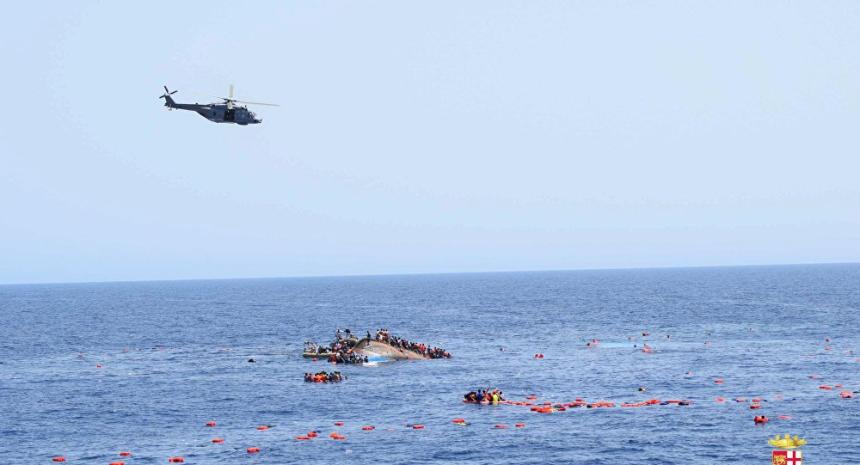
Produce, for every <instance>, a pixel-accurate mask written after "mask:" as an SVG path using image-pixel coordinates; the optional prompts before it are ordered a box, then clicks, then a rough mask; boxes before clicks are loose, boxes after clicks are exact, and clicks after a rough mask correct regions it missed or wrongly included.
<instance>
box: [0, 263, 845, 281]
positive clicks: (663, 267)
mask: <svg viewBox="0 0 860 465" xmlns="http://www.w3.org/2000/svg"><path fill="white" fill-rule="evenodd" d="M825 265H860V262H806V263H746V264H725V265H655V266H622V267H603V268H601V267H589V268H554V269H526V270H510V269H508V270H470V271H436V272H432V271H415V272H400V273H397V272H392V273H354V274H305V275H298V274H297V275H284V276H246V277H211V278H177V279H157V278H156V279H126V280H123V279H120V280H103V281H102V280H99V281H37V282H9V283H0V286H49V285H64V284H122V283H168V282H194V281H243V280H248V281H251V280H264V279H272V280H274V279H313V278H362V277H368V278H369V277H385V276H438V275H460V274H510V273H561V272H584V271H632V270H670V269H691V268H693V269H705V268H757V267H791V266H825Z"/></svg>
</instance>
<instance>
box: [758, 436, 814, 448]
mask: <svg viewBox="0 0 860 465" xmlns="http://www.w3.org/2000/svg"><path fill="white" fill-rule="evenodd" d="M767 443H768V444H770V445H772V446H773V447H776V448H779V449H796V448H798V447H800V446H803V445H806V439H802V438H799V437H798V436H797V435H796V434H795V435H794V437H791V436H789V435H788V434H786V435H785V436H784V437H782V438H780V437H779V435H778V434H777V435H776V436H774V437H773V438H771V439H768V440H767Z"/></svg>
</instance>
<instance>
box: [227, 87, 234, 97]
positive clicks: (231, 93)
mask: <svg viewBox="0 0 860 465" xmlns="http://www.w3.org/2000/svg"><path fill="white" fill-rule="evenodd" d="M227 97H229V98H230V100H232V99H233V84H230V93H229V94H227Z"/></svg>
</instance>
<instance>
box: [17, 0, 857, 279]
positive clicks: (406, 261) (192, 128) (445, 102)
mask: <svg viewBox="0 0 860 465" xmlns="http://www.w3.org/2000/svg"><path fill="white" fill-rule="evenodd" d="M7 14H8V17H7V21H6V22H5V26H4V28H3V29H2V30H0V50H2V56H3V61H4V67H3V68H4V72H3V73H0V83H2V87H3V89H4V97H5V105H4V111H3V112H2V113H0V137H2V145H3V147H2V151H0V165H2V166H0V214H2V217H0V283H14V282H55V281H94V280H96V281H98V280H137V279H182V278H212V277H255V276H294V275H328V274H334V275H340V274H364V273H413V272H445V271H488V270H533V269H572V268H609V267H640V266H688V265H723V264H768V263H803V262H852V261H853V262H856V261H860V207H858V205H860V183H858V173H860V161H858V155H857V134H858V130H857V125H858V121H860V119H858V108H860V54H858V52H857V51H858V50H860V28H858V27H857V24H860V2H853V1H843V2H840V1H828V2H786V1H773V2H769V1H761V2H749V1H737V2H731V1H727V2H693V1H676V2H673V1H663V2H648V1H618V2H607V1H589V2H578V1H568V2H561V1H559V2H550V1H520V2H511V1H504V2H499V1H473V2H460V1H434V2H403V1H393V0H392V1H365V2H353V1H331V2H312V1H307V2H280V1H279V2H254V3H247V4H239V3H236V2H212V1H206V2H147V3H145V4H139V5H138V4H132V3H129V2H14V3H13V4H11V5H10V6H8V7H7ZM231 83H233V84H235V86H236V92H237V95H238V97H239V98H244V99H247V100H257V101H271V102H277V103H280V104H281V105H282V106H281V107H280V108H269V107H258V108H256V109H255V111H256V112H257V113H258V115H259V116H260V117H262V118H263V120H264V123H263V124H262V125H258V126H253V127H238V126H230V125H218V124H214V123H210V122H208V121H206V120H205V119H203V118H202V117H200V116H198V115H195V114H192V113H188V112H179V111H174V112H168V111H166V110H165V109H164V108H163V107H162V106H161V104H162V101H161V100H158V98H157V97H158V96H159V95H160V93H161V86H162V85H163V84H167V85H168V86H169V87H170V88H171V89H178V90H179V93H178V94H176V95H175V97H176V99H177V100H178V101H181V102H186V101H190V102H195V101H198V102H208V101H211V100H212V98H211V97H212V96H219V95H224V94H225V93H226V92H227V87H228V86H229V84H231Z"/></svg>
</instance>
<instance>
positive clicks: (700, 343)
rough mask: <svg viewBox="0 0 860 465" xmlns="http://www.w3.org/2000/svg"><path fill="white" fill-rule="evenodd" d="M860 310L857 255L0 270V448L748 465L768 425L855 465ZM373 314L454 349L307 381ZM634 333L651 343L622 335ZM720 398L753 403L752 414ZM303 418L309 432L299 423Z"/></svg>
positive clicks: (12, 458)
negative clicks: (43, 276)
mask: <svg viewBox="0 0 860 465" xmlns="http://www.w3.org/2000/svg"><path fill="white" fill-rule="evenodd" d="M858 310H860V265H821V266H785V267H742V268H694V269H659V270H656V269H655V270H614V271H574V272H542V273H496V274H451V275H422V276H376V277H343V278H301V279H261V280H221V281H183V282H143V283H105V284H58V285H15V286H0V408H2V410H0V464H39V463H45V464H47V463H51V460H50V459H51V457H53V456H56V455H63V456H65V457H66V459H67V463H70V464H84V463H86V464H108V463H109V462H112V461H114V460H118V459H119V458H118V456H117V453H118V452H119V451H121V450H128V451H131V452H132V453H133V454H134V455H133V457H131V458H128V459H124V460H125V462H126V464H127V465H131V464H156V463H157V464H164V463H167V457H170V456H176V455H179V456H183V457H185V463H187V464H219V465H228V464H230V465H232V464H283V463H303V464H313V463H325V464H332V463H338V464H341V463H357V464H364V463H374V462H381V463H385V464H401V463H403V464H434V463H471V464H508V463H516V464H520V463H534V464H538V463H540V464H545V463H573V464H595V465H598V464H606V465H609V464H613V465H614V464H620V463H625V464H649V465H653V464H679V465H680V464H684V465H690V464H701V465H710V464H720V463H732V464H756V463H762V464H763V463H770V451H771V447H770V446H768V445H767V438H768V437H769V436H773V435H774V434H777V433H779V434H784V433H791V434H798V435H801V436H802V437H804V438H806V439H807V440H808V441H809V445H808V446H806V447H804V457H805V463H807V464H816V463H817V464H828V465H838V464H849V463H856V462H857V460H856V454H857V451H856V449H857V447H858V444H857V443H858V440H860V426H858V415H857V414H858V411H860V409H858V405H860V395H857V398H855V399H841V398H840V396H839V391H841V390H846V389H847V390H851V391H855V390H860V361H858V358H860V337H858V335H857V329H858V327H860V311H858ZM380 327H386V328H389V329H390V330H391V331H392V333H394V334H396V335H400V336H403V337H406V338H408V339H412V340H417V341H423V342H426V343H429V344H431V345H440V346H442V347H445V348H446V349H448V350H450V351H451V352H452V353H453V354H454V358H452V359H450V360H432V361H419V362H394V363H382V364H378V365H376V366H372V367H361V366H339V367H338V368H339V369H340V370H342V371H343V372H344V373H346V375H347V376H348V379H347V380H346V381H344V382H343V383H340V384H334V385H316V384H307V383H304V382H303V380H302V374H303V373H304V372H305V371H312V370H323V369H330V367H329V365H328V364H327V363H324V362H312V361H309V360H306V359H303V358H302V357H301V355H300V354H301V349H302V343H303V342H304V341H305V340H308V339H315V340H317V341H326V342H327V341H328V340H330V339H331V338H332V337H333V335H334V330H335V328H352V329H353V330H355V331H360V332H361V334H363V333H364V331H365V330H371V331H373V330H375V329H376V328H380ZM643 332H649V333H650V335H649V336H647V337H643V336H642V333H643ZM667 335H670V336H671V338H667V337H666V336H667ZM592 338H596V339H599V340H600V341H601V344H600V345H599V346H598V347H597V348H587V347H586V341H588V340H591V339H592ZM825 338H830V339H831V342H829V343H828V342H825ZM643 341H645V342H648V344H649V345H651V346H653V347H654V352H653V353H650V354H648V353H643V352H642V351H640V350H637V349H634V347H633V346H634V344H636V345H637V346H638V347H641V345H642V343H643ZM852 351H853V352H852ZM535 353H543V354H545V358H544V359H542V360H536V359H535V358H534V354H535ZM249 358H254V359H255V360H256V361H257V362H256V363H248V359H249ZM97 364H98V365H101V368H97ZM688 372H691V374H689V375H688V374H687V373H688ZM811 375H816V376H818V377H819V378H818V379H810V378H809V376H811ZM716 378H722V379H723V380H724V383H723V384H715V383H714V380H715V379H716ZM821 384H828V385H835V384H843V385H844V387H843V388H836V389H834V390H832V391H825V390H821V389H819V388H818V386H819V385H821ZM485 386H492V387H496V386H497V387H499V388H501V389H503V390H504V392H505V394H506V396H507V397H508V398H512V399H516V400H524V399H525V397H526V396H528V395H529V394H535V395H537V396H539V399H538V402H543V401H555V402H570V401H573V400H574V399H575V398H577V397H582V398H585V399H586V400H589V401H595V400H610V401H615V402H619V403H620V402H625V401H631V402H635V401H641V400H646V399H649V398H658V399H689V400H691V401H692V402H693V403H692V405H690V406H687V407H679V406H672V405H667V406H653V407H643V408H621V407H616V408H610V409H585V408H579V409H570V410H568V411H566V412H558V413H553V414H538V413H534V412H531V411H529V408H528V407H520V406H507V405H503V406H475V405H467V404H464V403H462V402H461V399H462V395H463V394H464V393H465V392H467V391H469V390H472V389H476V388H479V387H485ZM639 386H644V387H646V388H647V390H648V391H647V392H645V393H641V392H639V391H638V389H637V388H638V387H639ZM717 396H723V397H725V398H727V399H728V401H727V402H725V403H718V402H715V400H714V399H715V397H717ZM738 396H744V397H747V398H752V397H761V398H763V399H764V400H765V401H764V402H762V408H761V409H760V410H750V409H749V403H737V402H734V401H733V400H732V399H734V398H735V397H738ZM755 415H766V416H768V417H769V418H771V421H770V422H769V423H768V424H766V425H759V426H756V425H754V424H753V417H754V416H755ZM779 415H789V416H791V419H790V420H780V419H778V418H777V417H778V416H779ZM456 417H463V418H465V419H466V420H467V421H468V422H469V423H470V424H469V425H468V426H465V427H461V426H456V425H453V424H452V423H451V419H453V418H456ZM210 420H214V421H216V422H217V423H218V426H217V427H215V428H207V427H206V426H205V423H206V422H207V421H210ZM335 421H343V422H344V423H345V424H344V426H343V427H335V426H334V425H333V423H334V422H335ZM517 422H523V423H525V424H526V427H525V428H522V429H517V428H513V424H514V423H517ZM414 423H420V424H423V425H425V429H423V430H413V429H411V428H409V427H407V425H409V424H414ZM497 423H505V424H507V425H509V426H511V427H510V428H508V429H500V430H497V429H494V428H493V426H494V425H495V424H497ZM262 424H267V425H272V428H271V429H269V430H268V431H257V430H256V428H255V427H256V426H257V425H262ZM362 425H374V426H375V427H376V429H375V430H374V431H362V430H361V426H362ZM310 430H319V431H320V432H321V434H320V436H321V437H320V438H318V439H315V440H312V441H301V442H300V441H296V440H295V439H294V437H295V436H296V435H300V434H304V433H306V432H307V431H310ZM335 430H337V431H340V432H342V433H343V434H344V435H345V436H346V437H347V440H345V441H334V440H331V439H329V438H328V433H329V432H331V431H335ZM213 437H222V438H224V439H225V442H224V444H212V443H211V442H210V440H211V439H212V438H213ZM251 446H255V447H259V448H260V449H261V452H260V453H259V454H255V455H249V454H247V453H246V448H247V447H251Z"/></svg>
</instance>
